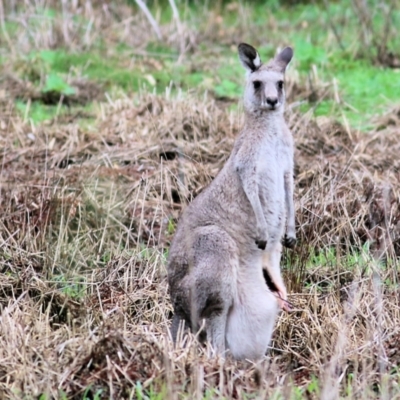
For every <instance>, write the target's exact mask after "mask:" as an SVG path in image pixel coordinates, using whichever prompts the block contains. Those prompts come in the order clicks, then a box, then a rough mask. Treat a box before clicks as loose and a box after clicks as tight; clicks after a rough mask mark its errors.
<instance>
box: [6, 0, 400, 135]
mask: <svg viewBox="0 0 400 400" xmlns="http://www.w3.org/2000/svg"><path fill="white" fill-rule="evenodd" d="M156 4H159V3H156ZM346 4H347V2H346V1H344V0H342V1H339V2H337V3H333V4H329V7H328V8H325V7H324V6H323V4H322V3H321V4H317V5H315V4H314V3H310V4H301V5H290V7H289V6H285V5H282V4H281V3H280V2H279V1H276V0H270V1H265V2H261V1H260V2H257V3H255V4H254V7H253V8H252V9H251V11H250V12H251V18H250V20H251V21H252V22H253V23H254V24H255V25H256V26H259V27H260V29H262V27H264V26H265V24H266V16H265V15H266V13H268V15H269V16H270V17H271V18H274V20H275V21H276V24H277V27H276V29H274V30H271V32H269V33H268V34H269V35H270V37H269V38H265V39H262V44H261V46H259V47H258V49H259V51H260V55H261V56H262V58H263V59H264V60H267V59H269V58H270V57H272V56H273V54H274V51H275V47H276V46H275V43H279V44H280V45H286V44H291V45H292V46H293V47H294V49H295V59H294V63H293V64H294V65H293V67H294V68H296V69H297V70H298V71H299V74H300V79H304V80H306V79H307V76H308V74H309V71H310V69H311V68H312V67H313V66H315V68H316V70H317V71H318V75H319V78H320V79H321V80H322V81H325V82H332V81H333V80H334V79H335V80H336V82H337V85H338V90H339V95H340V98H341V100H342V103H341V104H337V103H335V101H334V100H332V99H326V100H322V101H321V102H320V103H318V104H317V105H315V104H309V105H305V106H303V109H304V110H305V111H306V110H308V109H309V108H310V107H311V108H313V109H314V112H315V115H317V116H318V115H328V116H333V117H335V118H338V119H339V120H340V119H342V118H343V117H344V118H346V120H347V121H348V122H349V123H350V125H352V126H354V127H357V128H361V129H363V130H368V129H369V128H370V125H369V120H370V118H371V117H372V116H373V115H376V114H381V113H382V112H384V111H385V109H387V107H388V106H390V105H391V104H393V103H398V102H400V80H399V72H398V71H397V70H394V69H389V68H383V67H380V66H376V65H374V64H373V63H372V62H371V60H370V59H369V58H368V57H370V56H372V55H373V52H374V50H373V49H371V51H370V53H368V54H367V55H366V58H364V59H359V58H356V55H357V54H358V53H360V52H361V49H359V51H358V52H357V51H356V50H357V48H356V49H355V43H356V39H357V34H356V33H357V31H358V29H359V21H358V19H357V18H356V16H355V14H354V12H353V11H352V10H351V9H350V8H349V7H346V6H345V5H346ZM159 5H160V4H159ZM178 5H179V6H180V7H181V14H182V15H185V16H188V17H190V19H191V20H192V21H193V24H197V25H199V26H198V29H201V26H202V25H201V24H202V22H201V21H200V20H199V18H197V19H196V16H197V14H198V15H202V12H204V6H202V5H200V4H198V3H196V2H191V3H190V4H189V5H183V4H178ZM132 7H135V4H132ZM224 7H225V8H224ZM161 10H162V12H161V14H160V15H161V22H162V23H167V22H168V21H170V20H171V18H172V15H171V10H170V7H169V6H168V4H165V5H164V3H163V6H162V8H161ZM38 12H40V10H39V11H38ZM41 12H42V14H43V17H45V18H46V19H47V20H52V19H54V18H55V16H56V11H54V10H52V9H43V10H41ZM153 12H154V13H155V14H157V12H158V11H157V10H155V9H154V10H153ZM220 13H221V15H222V16H223V26H224V27H225V28H229V27H232V26H236V25H237V24H238V23H239V22H238V20H237V13H236V11H232V10H230V11H229V9H227V8H226V6H223V7H222V8H221V9H220ZM343 19H344V20H346V21H347V24H340V21H342V20H343ZM393 20H394V21H397V20H399V21H400V12H399V11H395V12H394V13H393ZM328 21H332V24H333V23H336V24H337V30H338V34H339V36H340V38H341V42H342V46H343V47H344V49H341V48H340V46H339V44H338V42H337V40H336V39H335V37H334V36H333V33H332V30H331V29H330V28H329V27H328V28H327V22H328ZM80 22H81V23H82V24H83V25H84V23H85V21H80ZM29 23H30V24H32V26H35V27H36V28H37V20H36V19H33V20H31V21H29ZM382 24H383V20H382V17H381V16H380V15H379V14H378V15H377V16H376V18H375V19H374V25H375V28H376V29H378V30H382ZM6 29H7V32H8V34H9V36H10V37H11V38H12V36H13V35H14V34H15V32H16V31H17V27H16V26H15V23H11V22H10V23H7V25H6ZM282 32H285V35H284V36H283V37H282ZM0 36H1V34H0ZM106 39H107V38H105V37H104V38H103V37H99V38H98V40H97V41H96V42H95V44H94V45H93V46H92V47H91V48H90V49H88V50H87V51H85V52H71V51H69V50H67V49H63V48H56V49H52V50H49V49H39V50H36V51H32V52H31V53H30V54H28V55H27V56H21V57H22V61H23V63H25V67H24V68H20V70H19V74H20V75H21V76H22V77H23V78H25V79H28V80H30V81H31V82H32V83H33V84H34V85H36V86H39V87H40V89H41V90H42V91H46V90H50V89H51V88H54V86H56V89H57V91H59V92H61V93H64V94H71V93H72V92H73V90H74V89H73V88H72V87H70V86H69V85H68V84H67V83H66V82H67V77H68V76H85V77H87V78H88V79H89V80H92V81H95V82H99V83H101V84H102V85H104V88H105V90H107V91H112V90H113V88H117V89H120V90H123V91H125V92H137V91H139V90H152V91H153V90H154V91H156V92H163V91H164V90H165V88H166V87H169V86H170V85H171V82H172V89H173V90H176V89H183V90H188V89H198V90H199V91H204V90H207V91H211V92H213V93H214V94H215V95H216V96H217V97H220V98H229V99H237V98H238V97H240V96H241V93H242V83H243V70H242V68H241V66H240V64H239V62H238V59H237V54H236V50H235V49H234V46H229V47H227V46H226V45H221V44H219V43H215V44H213V47H212V48H211V47H210V46H209V45H205V44H201V43H200V45H199V48H198V49H197V50H196V54H195V55H191V54H187V55H186V58H184V59H183V62H182V63H179V64H178V63H177V60H178V56H179V54H178V51H177V50H176V49H174V48H172V47H170V46H167V45H166V44H163V43H159V42H156V41H154V42H150V43H149V44H148V45H147V49H146V50H147V52H148V54H149V55H148V57H143V56H141V55H137V54H135V51H134V49H132V48H130V47H129V46H128V45H127V44H125V43H123V42H119V43H117V44H116V45H115V46H114V47H113V48H112V49H110V48H109V47H108V46H107V43H106ZM243 40H244V41H246V40H247V39H246V37H243ZM397 42H398V43H397ZM389 47H391V48H394V49H396V48H399V47H400V40H399V38H397V39H393V40H392V41H391V42H390V45H389ZM362 51H363V52H364V53H365V49H364V50H362ZM6 60H7V58H5V57H2V59H1V61H0V62H2V63H4V62H6ZM151 60H155V61H156V62H154V63H152V62H148V61H151ZM197 62H199V64H201V67H199V68H197V67H196V64H197ZM17 72H18V71H17ZM43 75H44V76H45V80H44V81H43V78H42V79H40V77H42V76H43ZM17 108H18V109H19V110H20V111H21V113H25V112H26V107H24V105H23V104H21V102H19V103H17ZM28 116H29V118H31V119H32V120H33V121H34V122H40V121H43V120H46V119H49V118H52V117H54V116H55V109H54V107H53V108H52V107H46V106H44V105H42V104H37V105H32V106H31V107H30V110H29V115H28Z"/></svg>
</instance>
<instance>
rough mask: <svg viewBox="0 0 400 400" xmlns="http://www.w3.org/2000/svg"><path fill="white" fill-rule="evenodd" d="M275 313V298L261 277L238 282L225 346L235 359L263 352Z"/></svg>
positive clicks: (256, 356) (273, 322) (251, 357)
mask: <svg viewBox="0 0 400 400" xmlns="http://www.w3.org/2000/svg"><path fill="white" fill-rule="evenodd" d="M277 313H278V304H277V300H276V298H275V296H274V295H273V294H272V293H271V292H270V291H269V290H268V289H267V287H266V285H265V283H264V281H263V280H262V281H258V282H257V281H256V282H254V281H253V282H249V281H247V282H246V283H242V284H241V287H240V293H238V296H237V298H236V299H235V301H234V304H233V306H232V309H231V310H230V313H229V315H228V320H227V327H226V346H227V348H228V349H229V350H230V352H231V353H232V355H233V356H234V357H235V358H236V359H249V360H256V359H260V358H262V357H263V356H264V355H265V353H266V351H267V348H268V345H269V342H270V340H271V335H272V330H273V328H274V324H275V319H276V316H277Z"/></svg>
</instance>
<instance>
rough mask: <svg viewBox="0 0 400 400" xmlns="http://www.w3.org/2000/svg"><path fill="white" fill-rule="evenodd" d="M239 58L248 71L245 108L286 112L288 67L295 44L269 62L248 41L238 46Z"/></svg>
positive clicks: (248, 109) (263, 111) (252, 111)
mask: <svg viewBox="0 0 400 400" xmlns="http://www.w3.org/2000/svg"><path fill="white" fill-rule="evenodd" d="M238 50H239V58H240V61H241V62H242V64H243V66H244V67H245V68H246V70H247V71H248V74H247V82H246V88H245V92H244V108H245V110H246V111H247V112H249V113H252V114H254V113H256V114H259V113H267V112H278V111H279V112H283V106H284V104H285V90H284V78H285V70H286V67H287V66H288V64H289V62H290V60H291V59H292V57H293V50H292V48H291V47H286V48H285V49H283V50H282V51H281V52H280V53H279V54H278V55H277V56H276V57H275V58H273V59H272V60H271V61H270V62H269V63H268V64H263V63H262V62H261V59H260V56H259V54H258V52H257V50H256V49H255V48H254V47H253V46H250V45H249V44H246V43H241V44H240V45H239V47H238Z"/></svg>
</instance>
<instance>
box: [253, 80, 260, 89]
mask: <svg viewBox="0 0 400 400" xmlns="http://www.w3.org/2000/svg"><path fill="white" fill-rule="evenodd" d="M253 86H254V89H260V87H261V82H260V81H254V82H253Z"/></svg>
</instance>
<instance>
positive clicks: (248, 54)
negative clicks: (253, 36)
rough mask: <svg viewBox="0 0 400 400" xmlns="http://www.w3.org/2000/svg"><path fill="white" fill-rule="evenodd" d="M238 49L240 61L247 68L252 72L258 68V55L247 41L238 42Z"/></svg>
mask: <svg viewBox="0 0 400 400" xmlns="http://www.w3.org/2000/svg"><path fill="white" fill-rule="evenodd" d="M238 51H239V58H240V61H241V63H242V64H243V66H244V67H245V68H246V69H247V70H249V71H250V72H254V71H256V70H257V69H258V68H260V66H261V60H260V56H259V55H258V53H257V50H256V49H255V48H254V47H253V46H250V45H249V44H247V43H240V44H239V46H238Z"/></svg>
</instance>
